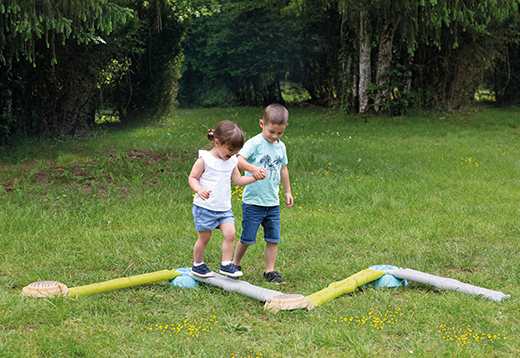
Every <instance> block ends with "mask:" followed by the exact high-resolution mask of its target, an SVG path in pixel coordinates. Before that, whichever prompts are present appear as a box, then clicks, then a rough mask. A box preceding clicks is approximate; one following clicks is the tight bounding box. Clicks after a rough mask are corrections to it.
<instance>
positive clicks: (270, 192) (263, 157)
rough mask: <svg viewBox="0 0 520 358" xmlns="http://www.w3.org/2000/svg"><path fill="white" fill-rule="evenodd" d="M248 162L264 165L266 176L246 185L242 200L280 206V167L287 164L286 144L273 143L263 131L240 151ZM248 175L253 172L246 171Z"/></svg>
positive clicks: (251, 203)
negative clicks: (265, 136)
mask: <svg viewBox="0 0 520 358" xmlns="http://www.w3.org/2000/svg"><path fill="white" fill-rule="evenodd" d="M238 155H241V156H243V157H244V158H245V159H246V160H247V162H248V163H250V164H253V165H254V166H257V167H264V168H265V174H266V178H265V179H264V180H258V181H255V182H254V183H252V184H249V185H246V186H245V187H244V194H243V197H242V200H243V202H244V204H250V205H258V206H278V205H280V200H279V198H278V192H279V191H280V169H281V168H282V166H284V165H287V151H286V149H285V144H283V143H282V141H280V140H278V143H277V144H276V145H275V144H271V143H269V142H268V141H266V140H265V139H264V137H263V136H262V133H260V134H258V135H256V136H254V137H253V138H251V139H249V140H248V141H247V142H246V144H244V147H243V148H242V149H241V150H240V152H238ZM245 173H246V175H252V173H250V172H248V171H246V172H245Z"/></svg>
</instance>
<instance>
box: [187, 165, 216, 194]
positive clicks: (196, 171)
mask: <svg viewBox="0 0 520 358" xmlns="http://www.w3.org/2000/svg"><path fill="white" fill-rule="evenodd" d="M204 169H205V166H204V160H203V159H202V158H199V159H197V161H196V162H195V164H193V168H191V172H190V176H189V177H188V183H189V184H190V187H191V188H192V189H193V191H194V192H196V193H197V194H199V196H200V197H201V198H202V200H206V199H208V198H209V194H210V193H211V190H207V189H204V188H203V187H201V186H200V184H199V178H200V176H201V175H202V173H204Z"/></svg>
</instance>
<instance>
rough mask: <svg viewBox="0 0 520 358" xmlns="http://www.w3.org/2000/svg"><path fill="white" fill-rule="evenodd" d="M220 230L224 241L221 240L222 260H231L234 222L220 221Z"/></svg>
mask: <svg viewBox="0 0 520 358" xmlns="http://www.w3.org/2000/svg"><path fill="white" fill-rule="evenodd" d="M220 230H221V231H222V236H224V241H222V261H231V259H232V258H233V249H234V248H235V233H236V231H235V224H233V223H222V224H220Z"/></svg>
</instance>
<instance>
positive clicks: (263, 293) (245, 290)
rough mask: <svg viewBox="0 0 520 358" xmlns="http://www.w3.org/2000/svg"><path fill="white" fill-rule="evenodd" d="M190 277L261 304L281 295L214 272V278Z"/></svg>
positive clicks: (192, 275) (191, 274)
mask: <svg viewBox="0 0 520 358" xmlns="http://www.w3.org/2000/svg"><path fill="white" fill-rule="evenodd" d="M190 276H191V277H192V278H193V279H195V280H196V281H200V282H204V283H207V284H210V285H213V286H216V287H220V288H222V289H223V290H225V291H229V292H237V293H240V294H242V295H245V296H248V297H251V298H254V299H257V300H259V301H262V302H266V301H270V300H271V299H272V298H273V297H276V296H280V295H283V293H282V292H279V291H273V290H269V289H267V288H262V287H258V286H255V285H252V284H250V283H249V282H246V281H240V280H236V279H233V278H230V277H227V276H223V275H220V274H218V273H216V272H214V276H212V277H199V276H197V275H194V274H193V273H190Z"/></svg>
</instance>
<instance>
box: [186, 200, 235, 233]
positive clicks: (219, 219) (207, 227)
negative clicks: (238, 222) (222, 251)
mask: <svg viewBox="0 0 520 358" xmlns="http://www.w3.org/2000/svg"><path fill="white" fill-rule="evenodd" d="M193 220H194V221H195V230H197V231H212V230H214V229H216V228H217V227H218V226H219V225H220V224H222V223H233V224H234V223H235V216H234V215H233V211H231V209H229V210H227V211H213V210H208V209H205V208H201V207H200V206H197V205H193Z"/></svg>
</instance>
